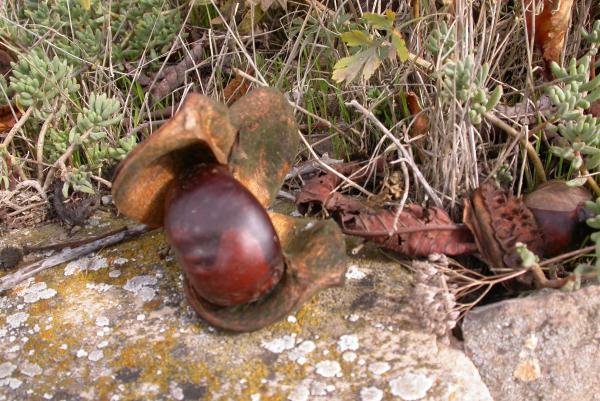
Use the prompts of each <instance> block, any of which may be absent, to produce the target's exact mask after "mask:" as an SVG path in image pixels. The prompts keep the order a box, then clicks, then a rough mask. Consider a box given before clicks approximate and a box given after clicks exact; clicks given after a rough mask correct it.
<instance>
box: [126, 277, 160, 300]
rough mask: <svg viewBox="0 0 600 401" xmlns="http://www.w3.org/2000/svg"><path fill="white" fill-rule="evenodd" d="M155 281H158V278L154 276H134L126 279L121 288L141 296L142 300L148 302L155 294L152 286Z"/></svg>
mask: <svg viewBox="0 0 600 401" xmlns="http://www.w3.org/2000/svg"><path fill="white" fill-rule="evenodd" d="M156 283H158V279H157V278H156V277H155V276H149V275H143V276H136V277H133V278H131V279H129V280H127V283H125V285H124V286H123V288H124V289H125V290H127V291H129V292H132V293H134V294H135V295H137V296H138V297H140V298H142V300H143V301H144V302H148V301H152V300H153V299H154V296H155V295H156V289H155V288H152V286H153V285H156Z"/></svg>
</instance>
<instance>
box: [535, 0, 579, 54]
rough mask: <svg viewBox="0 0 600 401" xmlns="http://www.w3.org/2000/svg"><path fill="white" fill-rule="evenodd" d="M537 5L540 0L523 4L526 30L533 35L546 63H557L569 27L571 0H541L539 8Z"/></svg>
mask: <svg viewBox="0 0 600 401" xmlns="http://www.w3.org/2000/svg"><path fill="white" fill-rule="evenodd" d="M539 5H540V0H536V1H534V0H529V1H527V2H526V4H525V17H526V21H527V32H529V35H530V36H533V40H534V42H535V45H536V47H537V48H539V49H540V51H541V52H542V57H543V58H544V60H545V61H546V63H550V62H552V61H555V62H557V63H558V62H560V56H561V54H562V49H563V45H564V42H565V34H566V32H567V29H568V28H569V21H570V19H571V9H572V7H573V0H543V6H542V7H541V10H539V8H540V7H539ZM536 8H538V9H536Z"/></svg>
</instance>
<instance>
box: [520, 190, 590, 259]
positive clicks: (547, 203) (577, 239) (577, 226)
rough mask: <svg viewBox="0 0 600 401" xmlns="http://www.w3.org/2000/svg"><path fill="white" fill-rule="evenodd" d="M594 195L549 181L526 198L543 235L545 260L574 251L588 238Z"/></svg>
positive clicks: (526, 202) (526, 203)
mask: <svg viewBox="0 0 600 401" xmlns="http://www.w3.org/2000/svg"><path fill="white" fill-rule="evenodd" d="M590 200H592V195H591V194H590V192H589V191H588V190H586V189H585V188H583V187H571V186H568V185H567V184H566V182H564V181H558V180H553V181H548V182H546V183H544V184H542V185H540V186H539V187H538V188H537V189H536V190H535V191H533V192H532V193H530V194H528V195H527V196H526V197H525V205H527V207H528V208H529V210H531V212H532V213H533V215H534V216H535V219H536V221H537V225H538V227H539V229H540V232H541V234H542V237H543V240H544V245H543V249H544V252H543V256H544V257H547V258H549V257H552V256H556V255H559V254H561V253H564V252H567V251H569V250H571V249H572V248H573V247H575V246H576V245H578V244H580V243H581V241H583V239H584V238H585V236H586V235H587V234H588V231H589V228H588V226H587V225H586V223H585V220H586V218H587V217H589V216H587V215H586V210H585V202H586V201H590Z"/></svg>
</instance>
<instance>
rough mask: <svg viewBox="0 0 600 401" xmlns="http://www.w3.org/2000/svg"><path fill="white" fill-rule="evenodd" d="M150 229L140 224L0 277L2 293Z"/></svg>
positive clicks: (67, 249)
mask: <svg viewBox="0 0 600 401" xmlns="http://www.w3.org/2000/svg"><path fill="white" fill-rule="evenodd" d="M149 230H150V228H148V226H146V225H144V224H140V225H137V226H134V227H132V228H129V229H127V230H125V231H121V232H119V233H117V234H114V235H111V236H108V237H105V238H102V239H99V240H96V241H94V242H90V243H89V244H85V245H82V246H80V247H77V248H73V249H71V248H66V249H64V250H63V251H62V252H60V253H58V254H56V255H53V256H50V257H48V258H45V259H42V260H38V261H36V262H33V263H31V264H29V265H27V266H24V267H23V268H21V269H19V270H17V271H16V272H14V273H11V274H7V275H6V276H3V277H0V292H2V291H6V290H9V289H11V288H14V287H15V286H17V285H18V284H19V283H21V282H23V281H24V280H27V279H28V278H30V277H33V276H35V275H36V274H38V273H40V272H42V271H44V270H46V269H49V268H50V267H54V266H57V265H59V264H62V263H65V262H69V261H71V260H73V259H77V258H80V257H82V256H85V255H87V254H90V253H92V252H96V251H98V250H100V249H102V248H105V247H107V246H111V245H115V244H118V243H120V242H123V241H125V240H129V239H132V238H135V237H138V236H140V235H141V234H144V233H145V232H148V231H149Z"/></svg>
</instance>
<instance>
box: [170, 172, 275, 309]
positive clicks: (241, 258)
mask: <svg viewBox="0 0 600 401" xmlns="http://www.w3.org/2000/svg"><path fill="white" fill-rule="evenodd" d="M164 228H165V233H166V236H167V239H168V241H169V243H170V244H171V246H172V248H173V250H174V253H175V255H176V257H177V259H178V261H179V263H180V265H181V266H182V268H183V271H184V273H185V275H186V277H187V280H188V282H189V285H190V287H191V288H192V289H193V291H194V292H195V293H196V294H197V295H198V296H199V297H201V298H202V299H204V300H205V301H207V302H210V303H212V304H214V305H219V306H235V305H241V304H246V303H249V302H252V301H256V300H257V299H259V298H261V297H263V296H265V295H266V294H268V293H269V292H270V291H271V290H272V289H273V288H274V287H275V286H276V285H277V283H278V282H279V281H280V279H281V277H282V274H283V273H284V267H285V260H284V257H283V253H282V251H281V245H280V243H279V238H278V237H277V233H276V232H275V229H274V228H273V224H272V223H271V220H270V218H269V215H268V214H267V212H266V210H265V209H264V207H263V206H262V205H261V204H260V203H259V201H258V200H257V199H256V198H255V197H254V195H252V193H251V192H250V191H248V190H247V189H246V188H245V187H244V186H243V185H242V184H241V183H240V182H238V181H237V180H236V179H235V178H234V177H233V176H232V175H231V173H230V172H229V171H228V170H227V168H226V167H224V166H222V165H218V164H201V165H198V166H195V167H193V168H192V169H191V170H190V171H188V172H187V173H186V174H184V175H183V176H182V177H180V178H179V179H177V180H176V182H175V183H174V184H173V186H172V187H171V188H170V191H169V193H168V195H167V198H166V202H165V219H164Z"/></svg>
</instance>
